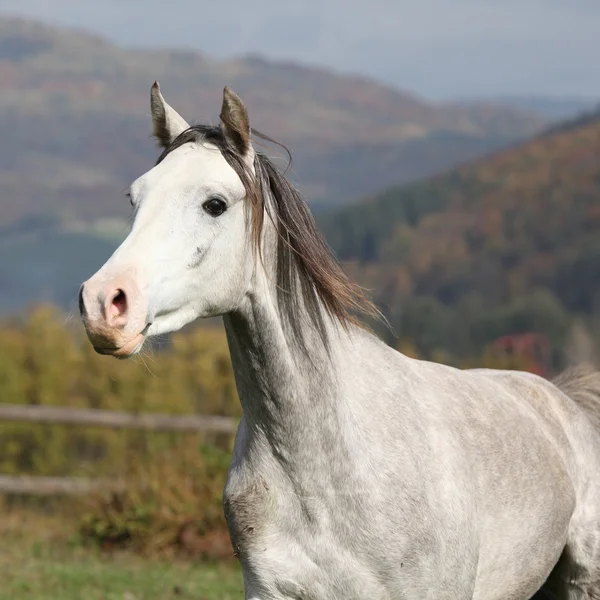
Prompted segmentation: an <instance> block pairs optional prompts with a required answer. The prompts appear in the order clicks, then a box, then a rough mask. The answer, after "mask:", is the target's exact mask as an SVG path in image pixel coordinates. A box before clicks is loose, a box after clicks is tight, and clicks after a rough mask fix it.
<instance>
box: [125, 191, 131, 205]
mask: <svg viewBox="0 0 600 600" xmlns="http://www.w3.org/2000/svg"><path fill="white" fill-rule="evenodd" d="M125 198H127V199H128V200H129V204H131V206H133V198H132V197H131V192H127V193H126V194H125Z"/></svg>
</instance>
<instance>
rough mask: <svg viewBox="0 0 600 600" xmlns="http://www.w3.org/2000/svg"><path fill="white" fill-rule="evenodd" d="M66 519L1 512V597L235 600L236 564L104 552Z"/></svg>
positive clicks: (2, 599)
mask: <svg viewBox="0 0 600 600" xmlns="http://www.w3.org/2000/svg"><path fill="white" fill-rule="evenodd" d="M72 531H73V529H72V528H71V526H70V524H69V523H68V521H67V522H66V523H65V522H63V523H60V522H59V521H57V519H56V518H53V519H50V518H40V517H39V515H34V516H33V517H32V516H31V515H28V514H26V513H23V512H22V511H18V512H17V513H12V514H9V515H8V516H7V515H6V513H5V514H4V515H1V516H0V600H58V599H60V600H84V599H85V600H170V599H173V600H176V599H181V600H185V599H189V600H212V599H215V600H216V599H219V600H233V599H236V600H237V599H241V598H243V592H242V589H243V587H242V579H241V575H240V573H239V570H238V569H237V568H234V567H231V566H221V565H206V564H200V563H194V562H185V561H180V560H179V561H178V560H175V559H145V558H142V557H139V556H136V555H133V554H129V553H112V554H105V553H101V552H100V551H98V550H96V549H93V548H82V547H81V546H80V545H78V544H77V543H75V542H73V541H72V540H69V537H68V536H69V535H70V534H71V533H72Z"/></svg>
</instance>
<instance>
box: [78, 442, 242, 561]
mask: <svg viewBox="0 0 600 600" xmlns="http://www.w3.org/2000/svg"><path fill="white" fill-rule="evenodd" d="M230 459H231V456H230V454H229V453H227V452H224V451H222V450H218V449H216V448H214V447H209V446H207V445H204V444H198V443H197V442H194V441H192V440H190V439H189V438H188V439H186V440H182V442H181V443H180V444H179V445H178V446H177V447H175V448H172V449H170V450H169V451H168V452H165V453H163V454H161V455H159V456H157V457H156V458H155V460H153V461H152V462H148V461H144V462H132V463H131V465H130V466H129V467H128V468H127V469H126V473H125V477H124V478H123V482H122V484H123V486H122V488H121V490H120V491H110V492H109V491H107V492H104V493H101V494H98V495H96V496H95V497H93V498H91V500H90V508H89V511H88V513H87V515H86V516H85V518H84V519H83V521H82V524H81V527H80V533H81V535H82V538H83V540H84V541H91V542H93V543H95V544H97V545H99V546H100V547H101V548H103V549H105V550H111V549H117V548H127V549H130V550H133V551H136V552H139V553H141V554H144V555H157V554H158V555H162V554H183V555H187V556H192V557H195V558H200V559H205V560H224V559H232V558H233V551H232V549H231V544H230V541H229V535H228V532H227V528H226V524H225V518H224V516H223V508H222V491H223V487H224V485H225V478H226V475H227V470H228V467H229V462H230Z"/></svg>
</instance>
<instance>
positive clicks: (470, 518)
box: [80, 83, 600, 600]
mask: <svg viewBox="0 0 600 600" xmlns="http://www.w3.org/2000/svg"><path fill="white" fill-rule="evenodd" d="M151 110H152V117H153V123H154V133H155V135H156V137H157V138H158V140H159V142H160V145H161V146H162V148H163V152H162V155H161V156H160V158H159V160H158V162H157V164H156V165H155V166H154V167H153V168H152V169H151V170H149V171H148V172H147V173H145V174H144V175H143V176H141V177H140V178H139V179H137V180H136V181H135V182H134V183H133V184H132V185H131V188H130V190H129V193H128V196H129V198H130V200H131V204H132V206H133V225H132V228H131V231H130V233H129V235H128V237H127V238H126V239H125V241H124V242H123V243H122V245H121V246H120V247H119V248H118V249H117V250H116V251H115V253H114V254H113V256H112V257H110V258H109V259H108V261H107V262H106V263H105V264H104V266H102V268H101V269H100V270H99V271H98V272H97V273H96V274H95V275H93V276H92V277H91V278H90V279H89V280H88V281H87V282H85V284H84V285H83V286H82V288H81V291H80V310H81V314H82V318H83V321H84V324H85V327H86V330H87V333H88V337H89V339H90V341H91V343H92V344H93V346H94V347H95V349H96V350H97V351H98V352H99V353H102V354H107V355H114V356H117V357H127V356H130V355H132V354H134V353H136V352H138V351H139V349H140V348H141V347H142V345H143V343H144V340H145V339H146V338H147V337H150V336H154V335H158V334H161V333H165V332H170V331H174V330H176V329H179V328H180V327H182V326H183V325H185V324H186V323H189V322H191V321H193V320H194V319H196V318H199V317H213V316H217V315H222V316H223V319H224V324H225V328H226V332H227V337H228V342H229V347H230V352H231V358H232V361H233V366H234V371H235V377H236V383H237V388H238V392H239V397H240V400H241V403H242V407H243V417H242V419H241V422H240V425H239V430H238V433H237V436H236V441H235V448H234V452H233V459H232V463H231V468H230V471H229V476H228V480H227V484H226V487H225V491H224V510H225V515H226V518H227V523H228V526H229V530H230V535H231V540H232V544H233V547H234V549H235V552H236V554H237V555H238V557H239V560H240V561H241V566H242V571H243V576H244V583H245V597H246V598H247V599H248V600H283V599H286V600H292V599H293V600H400V599H402V600H424V599H425V598H430V599H435V600H442V599H448V600H467V599H473V600H496V599H497V600H525V599H527V598H530V597H532V596H533V595H534V594H535V593H536V592H537V591H538V590H539V589H540V588H541V587H542V586H543V589H544V592H543V593H545V594H546V595H547V597H550V598H559V599H563V600H583V599H595V600H598V599H600V375H598V373H595V372H593V371H582V370H579V371H577V372H574V373H570V374H567V375H564V376H563V377H562V378H560V379H559V380H557V381H556V382H554V383H550V382H548V381H546V380H544V379H542V378H540V377H537V376H534V375H531V374H526V373H519V372H508V371H494V370H469V371H462V370H457V369H454V368H451V367H448V366H444V365H440V364H435V363H431V362H425V361H419V360H414V359H411V358H408V357H406V356H403V355H402V354H400V353H399V352H397V351H395V350H393V349H392V348H390V347H388V346H387V345H385V344H384V343H383V342H382V341H380V340H379V339H378V338H377V337H376V336H375V335H373V334H372V333H371V332H369V330H368V329H367V328H366V327H364V326H362V325H361V321H360V318H359V317H360V313H361V311H362V312H366V313H368V314H373V313H374V312H376V311H375V309H374V307H373V306H372V304H370V302H369V301H368V300H367V299H366V298H365V296H364V295H363V293H362V290H361V289H360V288H359V287H358V286H357V285H355V284H354V283H352V282H351V281H350V280H349V279H348V278H347V276H346V275H345V273H344V271H343V270H342V268H341V267H340V265H339V263H338V262H336V260H335V259H334V258H333V256H332V254H331V253H330V251H329V249H328V247H327V245H326V244H325V242H324V241H323V239H322V238H321V237H320V235H319V233H318V231H317V229H316V227H315V224H314V221H313V219H312V217H311V214H310V212H309V210H308V208H307V205H306V203H305V202H304V200H303V199H302V198H301V196H300V195H299V193H298V192H297V191H296V190H295V189H294V187H293V186H292V185H291V184H290V183H289V181H288V180H287V179H286V178H285V177H284V176H283V175H282V174H281V173H280V172H279V170H278V169H277V168H275V166H274V165H273V163H272V162H271V161H270V160H269V159H268V158H267V156H265V155H264V154H262V153H260V152H258V151H257V150H255V147H254V141H255V140H256V138H257V137H260V134H258V132H255V131H254V132H253V131H251V129H250V124H249V119H248V114H247V111H246V108H245V107H244V105H243V104H242V102H241V100H240V99H239V98H238V96H236V95H235V94H234V93H233V92H232V91H231V90H230V89H229V88H225V91H224V97H223V106H222V112H221V124H220V126H193V127H190V126H189V125H188V123H186V122H185V120H184V119H183V118H182V117H181V116H180V115H179V114H178V113H177V112H175V110H173V109H172V108H171V107H170V106H169V105H168V104H167V103H166V102H165V100H164V98H163V96H162V94H161V92H160V89H159V86H158V84H156V83H155V84H154V86H153V87H152V91H151ZM365 210H367V207H365Z"/></svg>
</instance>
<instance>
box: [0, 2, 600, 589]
mask: <svg viewBox="0 0 600 600" xmlns="http://www.w3.org/2000/svg"><path fill="white" fill-rule="evenodd" d="M598 31H600V5H599V4H598V3H597V2H596V1H595V0H575V1H573V2H559V1H558V0H519V1H518V2H517V1H516V0H505V1H504V2H492V1H491V0H419V2H416V1H413V2H409V1H407V0H371V1H370V2H362V3H359V2H355V3H348V2H343V1H342V0H320V1H319V2H317V1H315V0H305V1H304V2H298V3H293V4H292V3H284V2H275V1H274V0H256V1H255V2H253V3H248V2H240V1H238V0H230V1H229V2H228V3H227V4H226V5H223V4H222V3H221V4H220V3H208V2H203V1H199V0H196V1H194V2H192V1H191V0H172V1H171V2H169V3H165V2H158V1H155V0H146V1H145V2H141V1H136V0H127V1H123V0H120V1H118V2H117V1H116V0H105V1H104V2H101V3H100V2H93V1H91V0H53V1H52V2H47V1H46V0H19V1H18V2H17V1H12V0H0V403H2V406H4V405H11V406H10V407H9V408H11V407H12V408H11V410H12V409H14V407H15V406H16V407H17V408H19V407H20V408H21V409H24V410H25V411H27V410H30V408H31V407H42V408H43V407H51V408H57V409H58V408H65V409H68V410H71V411H73V410H76V409H93V410H98V411H99V410H104V411H106V410H112V411H118V412H119V414H120V413H123V412H129V413H140V412H142V413H146V412H147V413H152V414H166V413H169V414H175V415H180V416H182V417H183V418H184V420H185V419H187V422H188V423H193V422H195V421H194V420H193V419H194V418H197V417H201V416H203V415H218V416H224V417H227V418H228V419H230V420H229V421H227V423H229V424H230V425H231V427H235V422H236V419H237V418H239V415H240V408H239V404H238V401H237V396H236V392H235V386H234V382H233V376H232V372H231V365H230V362H229V355H228V351H227V347H226V343H225V339H224V335H223V332H222V329H221V324H220V322H213V321H211V322H209V323H200V324H195V325H194V326H192V327H188V328H186V330H185V331H182V332H179V333H177V334H175V335H173V336H171V337H170V338H167V339H165V340H162V342H161V344H160V346H159V347H157V348H156V349H155V350H154V351H153V352H152V353H150V354H146V355H145V356H142V357H140V358H139V359H135V360H132V361H129V362H127V363H123V362H117V361H114V360H112V359H108V358H106V357H99V356H96V355H95V354H94V353H93V351H92V350H91V348H90V347H89V344H88V343H87V342H86V341H85V340H84V338H83V336H82V329H81V327H80V325H79V319H78V316H77V310H76V294H77V290H78V287H79V285H80V283H81V281H83V280H84V279H86V278H87V277H89V275H90V274H92V273H93V272H94V271H95V270H96V269H97V268H98V267H99V266H100V265H101V264H102V263H103V262H104V261H105V260H106V258H107V257H108V256H109V255H110V253H112V251H113V250H114V249H115V248H116V247H117V245H118V244H119V242H120V240H122V239H123V238H124V236H125V235H126V233H127V229H128V220H129V216H130V210H129V208H130V207H129V203H128V201H127V200H126V198H125V197H124V193H125V191H126V189H127V187H128V185H129V183H130V182H131V181H132V180H133V179H135V178H136V177H138V176H139V175H141V174H142V173H143V172H144V171H146V170H147V169H149V168H150V167H151V166H152V164H153V163H154V161H155V160H156V158H157V155H158V150H157V148H156V146H155V143H154V141H153V140H152V138H151V136H150V131H151V124H150V114H149V112H150V111H149V89H150V86H151V84H152V83H153V81H154V80H155V79H158V80H159V81H160V83H161V88H162V90H163V93H164V94H165V97H166V98H167V100H168V101H169V103H170V104H172V105H173V106H174V107H175V108H176V109H177V110H178V111H179V112H180V113H181V114H182V115H183V116H184V117H185V118H186V119H188V121H190V122H199V123H202V122H211V123H216V122H218V114H219V109H220V100H221V94H222V89H223V86H224V85H226V84H227V85H230V86H231V87H232V88H233V89H234V90H235V91H236V92H237V93H238V94H239V95H240V96H241V97H242V99H243V100H244V102H245V103H246V105H247V106H248V109H249V113H250V118H251V122H252V124H253V126H254V127H255V128H256V129H258V130H260V131H263V132H265V133H267V134H268V135H269V136H271V137H273V138H275V139H277V140H278V141H280V142H282V143H284V144H285V145H286V146H287V147H288V148H289V149H290V150H291V152H292V156H293V167H292V170H291V173H290V177H291V178H292V179H293V180H294V182H295V183H296V184H297V185H298V186H299V187H300V190H301V191H302V192H303V194H304V196H305V197H306V199H307V200H308V202H309V203H310V205H311V207H312V209H313V212H314V214H315V216H316V218H317V220H318V222H319V224H320V226H321V229H322V230H323V232H324V233H325V235H326V237H327V240H328V242H329V243H330V245H331V246H332V247H333V249H334V250H335V252H336V253H337V255H338V256H339V257H340V259H342V260H343V261H344V264H345V266H346V268H347V270H348V271H349V273H350V274H351V275H352V276H353V277H355V278H356V279H357V280H358V281H359V282H360V283H361V284H363V285H364V286H366V287H368V288H369V289H370V290H372V295H373V297H374V298H375V300H376V301H377V303H378V305H379V306H380V308H381V309H382V311H383V312H384V314H385V315H386V317H387V318H388V319H389V321H390V323H391V325H392V327H393V332H392V331H390V330H386V329H380V330H379V331H378V333H379V334H380V335H381V336H382V337H383V338H384V339H385V340H386V341H387V342H388V343H389V344H391V345H393V346H395V347H396V348H398V349H400V350H401V351H403V352H405V353H407V354H410V355H412V356H416V357H421V358H425V359H430V360H436V361H440V362H445V363H448V364H452V365H455V366H459V367H469V366H483V365H485V366H493V367H499V368H507V367H511V368H518V369H524V370H529V371H532V372H536V373H539V374H542V375H545V376H551V375H552V374H554V373H555V372H557V371H558V370H560V369H562V368H564V367H565V366H568V365H570V364H577V363H580V362H589V361H591V362H595V361H596V359H597V349H598V345H599V343H600V68H599V67H598V62H597V40H598ZM282 166H283V165H282ZM2 406H0V409H2ZM7 411H8V409H6V411H5V412H4V413H2V411H1V410H0V498H1V501H0V505H1V506H2V507H3V509H4V510H3V511H2V513H0V514H1V515H2V516H0V540H6V543H2V542H0V579H1V580H2V581H3V582H7V583H6V586H8V587H5V589H7V590H9V591H8V592H6V593H7V594H8V595H6V596H2V593H3V592H1V591H0V596H2V597H6V598H11V600H13V599H14V600H20V599H21V598H34V599H43V598H57V597H61V598H64V599H65V600H70V599H71V598H80V597H84V596H85V597H86V598H111V599H112V598H118V599H119V600H121V599H122V600H136V599H138V600H139V599H142V598H149V599H153V598H161V599H164V598H170V597H175V596H181V595H183V596H185V597H190V598H212V597H218V598H240V597H242V596H241V593H240V589H241V587H240V586H241V583H240V578H239V574H238V572H237V570H236V567H235V561H234V560H233V557H232V551H231V548H230V545H229V541H228V538H227V534H226V531H225V528H224V522H223V519H222V516H221V508H220V493H221V489H222V485H223V481H224V477H225V473H226V469H227V466H228V462H229V456H230V450H231V439H232V437H231V434H230V433H228V427H229V426H227V427H222V428H221V429H220V430H219V431H214V430H211V429H210V428H208V430H207V428H206V427H204V426H203V425H201V424H200V425H199V426H198V428H197V429H196V430H194V428H193V427H192V426H191V425H190V426H189V427H188V429H190V431H188V432H181V431H168V430H165V431H161V432H158V431H152V430H140V429H139V428H135V427H133V428H130V429H123V427H122V425H120V424H119V423H120V422H119V421H118V419H119V418H120V417H119V415H118V414H117V415H116V416H115V417H114V418H115V419H117V421H115V422H113V426H112V427H111V428H106V427H104V428H102V427H97V426H94V425H91V424H90V423H89V422H86V424H83V423H82V424H80V425H78V426H72V425H71V426H66V425H64V424H61V423H62V422H61V423H59V424H56V423H54V424H51V423H50V422H49V421H48V418H47V417H46V421H43V419H42V417H39V418H40V419H42V420H41V421H40V422H33V421H34V420H35V419H37V418H38V417H36V416H35V415H38V416H39V415H40V414H41V413H35V415H33V413H31V412H30V413H25V412H18V411H16V412H14V411H13V412H12V413H10V415H9V414H8V412H7ZM3 414H4V416H2V415H3ZM25 414H28V415H29V416H28V417H27V418H29V419H30V422H27V423H25V422H23V420H24V418H25V417H24V416H23V415H25ZM53 414H54V413H53ZM69 414H71V415H74V414H76V413H74V412H71V413H69ZM77 414H80V413H77ZM11 415H12V416H11ZM15 415H17V416H15ZM32 415H33V416H32ZM199 422H200V421H199ZM117 482H119V483H118V485H117ZM122 482H127V485H123V484H122ZM3 492H4V494H3V495H2V493H3ZM165 557H168V560H167V559H166V558H165ZM83 590H85V592H84V591H83ZM94 594H95V595H94Z"/></svg>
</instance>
